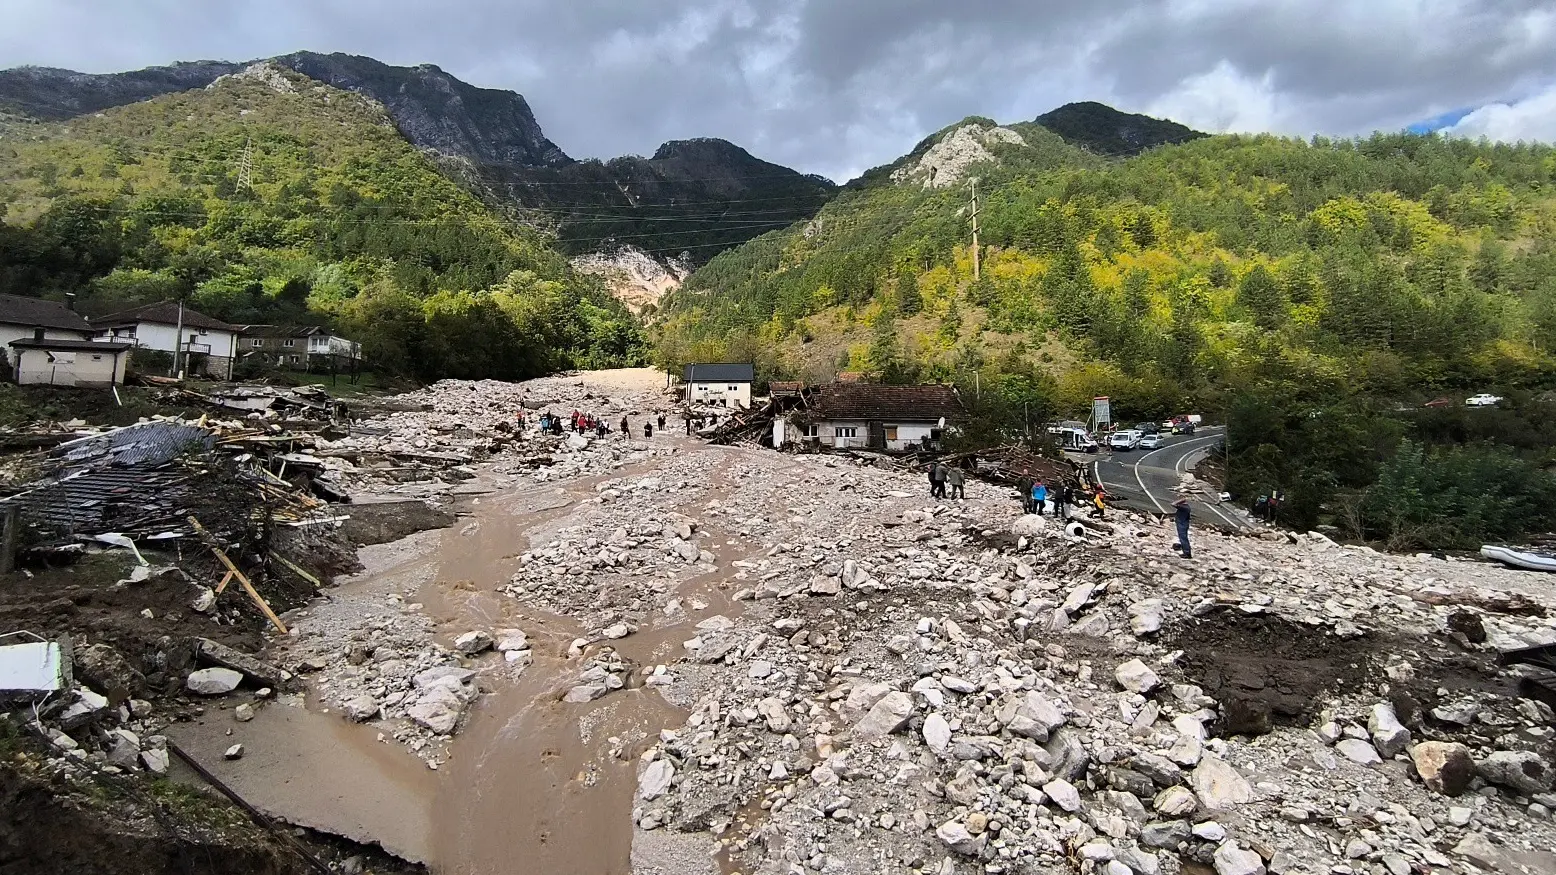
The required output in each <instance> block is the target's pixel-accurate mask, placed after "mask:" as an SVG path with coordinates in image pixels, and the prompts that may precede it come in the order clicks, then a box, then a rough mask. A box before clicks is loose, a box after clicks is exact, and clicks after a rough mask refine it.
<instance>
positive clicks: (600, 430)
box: [594, 419, 608, 441]
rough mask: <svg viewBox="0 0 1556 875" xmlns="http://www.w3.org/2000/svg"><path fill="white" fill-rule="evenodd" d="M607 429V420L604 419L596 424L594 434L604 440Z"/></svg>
mask: <svg viewBox="0 0 1556 875" xmlns="http://www.w3.org/2000/svg"><path fill="white" fill-rule="evenodd" d="M607 430H608V429H606V427H605V420H603V419H602V420H600V421H599V422H597V423H595V424H594V435H595V437H598V438H599V439H600V440H602V441H603V440H605V433H606V431H607Z"/></svg>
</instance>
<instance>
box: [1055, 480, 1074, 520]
mask: <svg viewBox="0 0 1556 875" xmlns="http://www.w3.org/2000/svg"><path fill="white" fill-rule="evenodd" d="M1069 503H1070V484H1068V483H1066V482H1064V481H1060V482H1059V483H1058V485H1056V486H1054V518H1055V519H1057V520H1058V521H1059V522H1061V523H1062V522H1064V519H1065V514H1064V509H1065V505H1067V504H1069Z"/></svg>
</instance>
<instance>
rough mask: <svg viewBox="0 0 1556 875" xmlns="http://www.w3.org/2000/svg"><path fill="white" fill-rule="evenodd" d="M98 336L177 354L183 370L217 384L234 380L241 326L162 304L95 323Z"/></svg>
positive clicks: (93, 325)
mask: <svg viewBox="0 0 1556 875" xmlns="http://www.w3.org/2000/svg"><path fill="white" fill-rule="evenodd" d="M92 327H93V328H95V329H96V330H97V336H98V337H99V338H102V339H105V340H112V341H118V342H121V343H129V344H131V345H133V346H134V347H136V348H137V349H148V350H157V351H159V352H165V353H169V354H176V355H177V356H178V358H179V361H180V368H179V369H180V370H182V371H184V372H185V373H187V374H191V375H199V376H206V377H210V378H212V379H215V380H230V379H232V364H233V361H234V360H235V359H236V358H237V355H238V335H239V334H240V333H241V332H240V330H239V328H238V326H236V325H229V324H227V323H226V322H223V321H221V320H220V319H213V318H211V317H210V316H207V315H205V314H204V313H201V312H199V311H197V310H192V309H190V308H189V307H185V306H182V305H180V304H179V303H178V302H177V301H161V302H158V303H156V304H147V305H145V306H143V307H135V308H134V309H130V310H124V311H121V312H118V313H111V314H109V315H107V316H101V317H98V318H96V319H93V320H92Z"/></svg>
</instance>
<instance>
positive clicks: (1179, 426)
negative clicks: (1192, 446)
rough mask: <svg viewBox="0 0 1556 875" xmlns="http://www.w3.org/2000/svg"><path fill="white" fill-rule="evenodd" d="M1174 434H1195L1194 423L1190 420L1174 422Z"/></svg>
mask: <svg viewBox="0 0 1556 875" xmlns="http://www.w3.org/2000/svg"><path fill="white" fill-rule="evenodd" d="M1172 433H1173V434H1193V433H1194V423H1193V422H1192V421H1190V420H1188V419H1179V420H1174V421H1173V424H1172Z"/></svg>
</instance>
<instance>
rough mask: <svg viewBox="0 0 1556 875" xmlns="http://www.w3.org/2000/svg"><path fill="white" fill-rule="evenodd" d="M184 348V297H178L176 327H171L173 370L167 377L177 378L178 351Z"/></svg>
mask: <svg viewBox="0 0 1556 875" xmlns="http://www.w3.org/2000/svg"><path fill="white" fill-rule="evenodd" d="M183 348H184V299H183V298H179V299H178V327H177V328H175V329H173V372H172V373H170V374H168V376H169V377H173V378H175V379H176V378H177V377H178V376H179V373H178V360H179V355H178V354H179V353H180V352H181V351H182V350H183Z"/></svg>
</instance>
